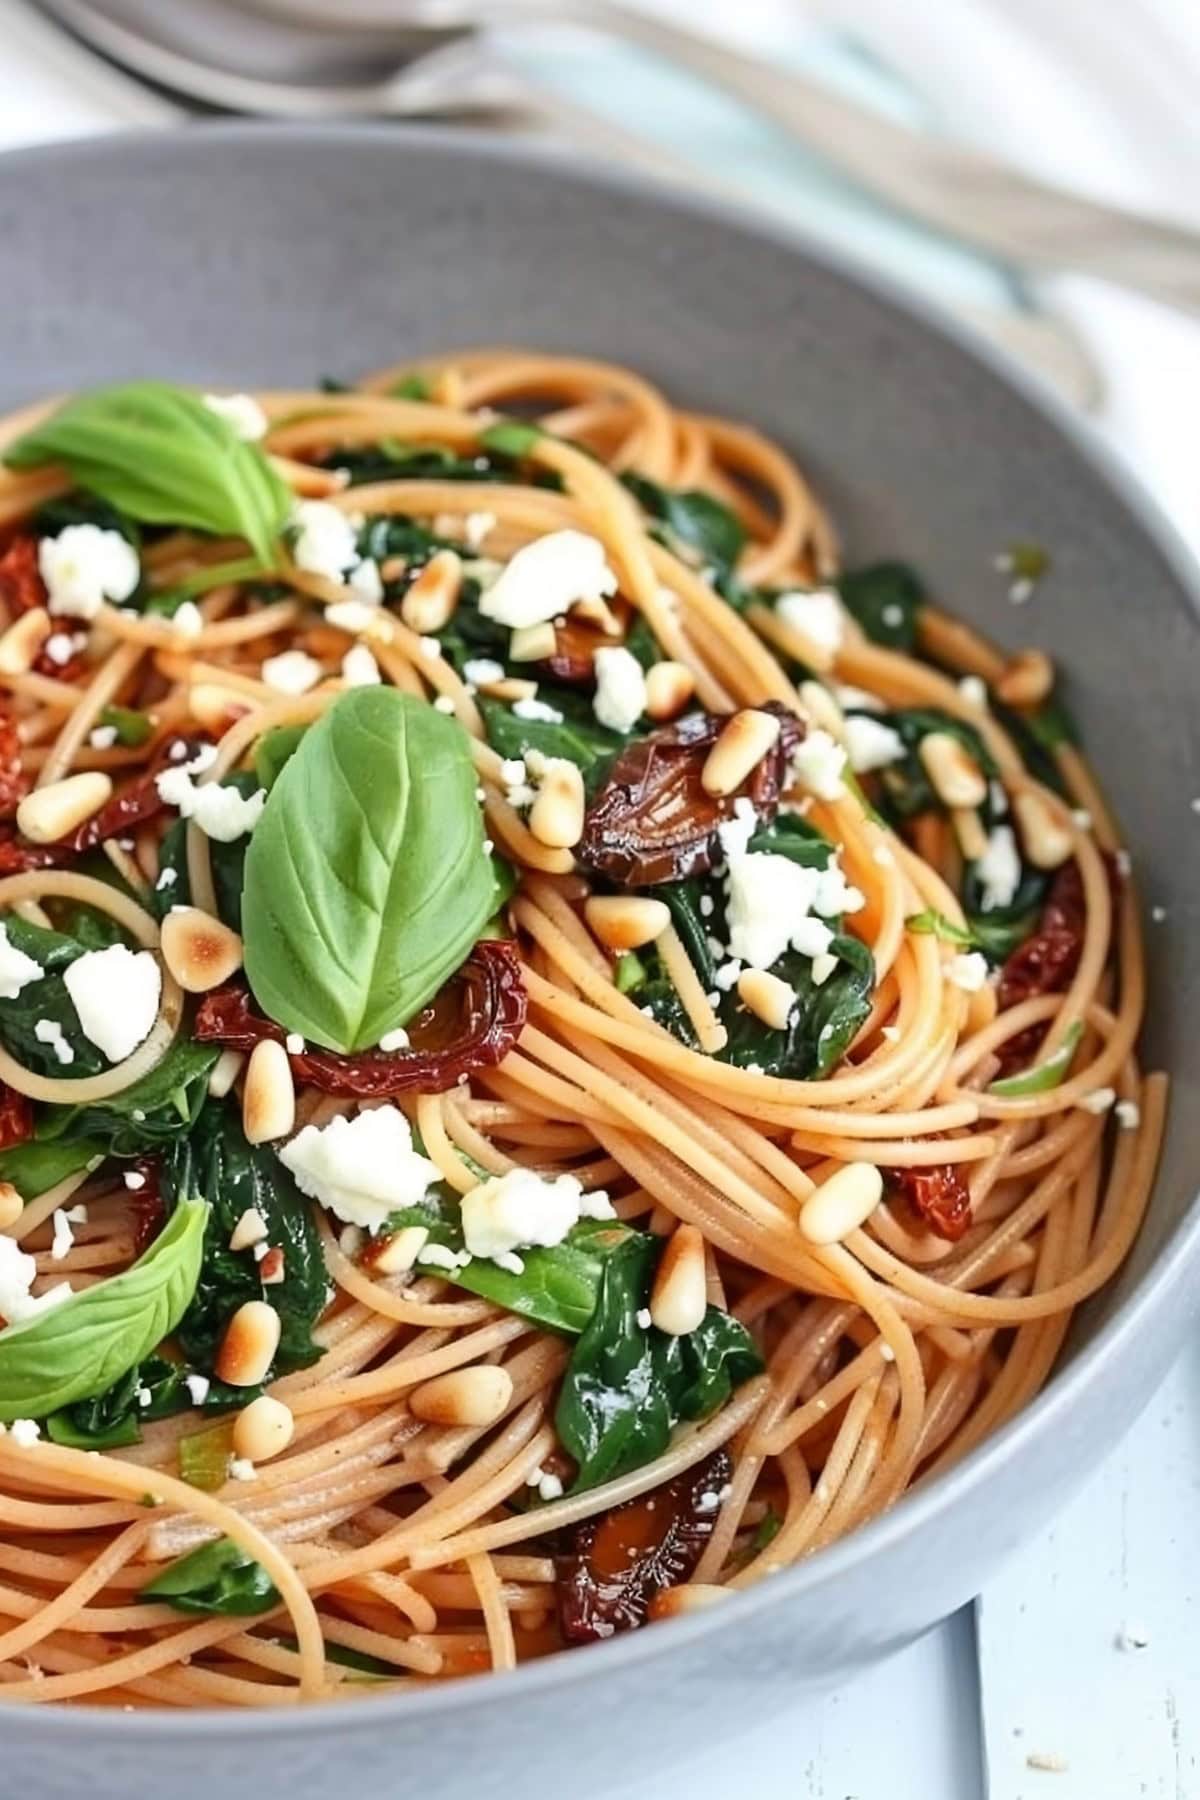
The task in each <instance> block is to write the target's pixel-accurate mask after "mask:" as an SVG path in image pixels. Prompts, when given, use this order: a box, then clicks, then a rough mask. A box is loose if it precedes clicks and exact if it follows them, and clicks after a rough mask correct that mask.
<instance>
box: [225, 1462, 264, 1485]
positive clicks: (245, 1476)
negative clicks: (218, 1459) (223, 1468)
mask: <svg viewBox="0 0 1200 1800" xmlns="http://www.w3.org/2000/svg"><path fill="white" fill-rule="evenodd" d="M257 1474H258V1470H257V1469H256V1468H255V1466H254V1464H253V1463H252V1462H251V1461H250V1458H249V1457H248V1456H234V1457H231V1458H230V1462H229V1479H230V1480H231V1481H253V1480H254V1478H255V1476H256V1475H257Z"/></svg>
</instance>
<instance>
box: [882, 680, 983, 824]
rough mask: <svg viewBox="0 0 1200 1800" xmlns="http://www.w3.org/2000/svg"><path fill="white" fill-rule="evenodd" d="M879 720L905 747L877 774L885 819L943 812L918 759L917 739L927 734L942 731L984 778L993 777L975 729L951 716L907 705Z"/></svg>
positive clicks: (929, 707)
mask: <svg viewBox="0 0 1200 1800" xmlns="http://www.w3.org/2000/svg"><path fill="white" fill-rule="evenodd" d="M883 717H884V720H885V722H886V723H887V724H888V725H890V726H891V727H892V729H893V731H895V732H896V733H897V734H898V735H899V737H900V738H901V739H902V741H903V743H904V747H905V754H904V756H903V757H901V758H899V759H898V760H897V761H896V762H894V763H889V764H888V765H887V767H886V768H883V769H880V770H879V774H878V780H879V783H880V788H881V810H882V811H884V812H885V813H886V814H888V815H889V817H891V818H893V819H912V818H915V817H916V816H917V815H918V814H919V813H925V812H944V811H945V808H944V806H943V805H942V802H941V801H940V800H939V799H938V796H937V794H936V793H935V792H934V789H933V786H932V784H931V782H930V780H929V776H928V774H927V773H926V770H925V765H924V763H923V762H922V761H921V757H920V746H921V740H922V738H924V737H927V736H928V735H929V733H930V732H933V731H937V732H944V733H946V734H947V735H948V736H949V737H953V738H957V739H958V741H959V743H960V744H961V745H962V746H963V748H964V750H965V751H966V752H967V754H968V756H969V757H970V758H971V760H972V761H973V762H975V763H977V764H978V766H979V768H980V769H982V771H983V773H984V774H985V775H986V776H988V777H989V778H994V777H995V776H996V774H997V769H996V765H995V762H994V761H993V759H992V756H991V754H990V752H989V751H988V749H987V746H986V745H985V744H984V741H983V739H982V738H981V737H980V735H979V733H978V732H977V731H976V730H975V727H974V726H973V725H968V724H967V723H966V721H965V720H963V719H959V718H956V717H955V716H954V714H953V713H946V712H940V711H939V710H938V709H937V708H936V707H933V706H910V707H902V708H898V709H897V710H896V711H895V712H889V713H886V714H884V715H883Z"/></svg>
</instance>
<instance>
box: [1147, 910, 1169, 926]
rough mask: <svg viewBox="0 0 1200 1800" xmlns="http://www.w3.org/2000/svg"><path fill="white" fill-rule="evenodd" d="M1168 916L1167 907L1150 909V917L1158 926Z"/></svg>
mask: <svg viewBox="0 0 1200 1800" xmlns="http://www.w3.org/2000/svg"><path fill="white" fill-rule="evenodd" d="M1166 916H1167V909H1166V907H1165V906H1152V907H1151V908H1150V917H1151V918H1152V919H1153V921H1154V923H1155V924H1156V925H1161V924H1162V922H1163V920H1164V919H1165V918H1166Z"/></svg>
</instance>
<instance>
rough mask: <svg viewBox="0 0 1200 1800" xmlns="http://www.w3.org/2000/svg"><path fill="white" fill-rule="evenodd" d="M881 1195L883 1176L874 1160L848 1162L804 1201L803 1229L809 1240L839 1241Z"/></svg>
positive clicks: (801, 1215)
mask: <svg viewBox="0 0 1200 1800" xmlns="http://www.w3.org/2000/svg"><path fill="white" fill-rule="evenodd" d="M882 1198H883V1176H882V1175H881V1174H880V1173H879V1170H878V1169H877V1168H876V1167H875V1165H874V1163H846V1164H845V1166H844V1167H843V1168H840V1169H838V1170H837V1172H836V1173H835V1174H833V1175H831V1176H830V1177H829V1179H828V1180H827V1181H823V1182H822V1183H821V1185H820V1187H819V1188H818V1189H817V1190H816V1192H815V1193H812V1194H810V1195H809V1197H808V1199H807V1200H806V1201H805V1202H804V1205H803V1206H802V1207H801V1209H800V1229H801V1231H802V1232H803V1233H804V1235H805V1237H806V1238H807V1239H808V1241H809V1243H810V1244H840V1243H841V1241H842V1239H843V1238H846V1237H849V1235H850V1233H851V1232H852V1231H857V1230H858V1228H859V1226H860V1225H862V1224H864V1223H865V1221H866V1220H867V1219H869V1218H870V1216H871V1214H872V1213H873V1212H874V1211H875V1208H876V1207H877V1206H878V1205H879V1202H880V1200H881V1199H882Z"/></svg>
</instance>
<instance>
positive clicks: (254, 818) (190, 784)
mask: <svg viewBox="0 0 1200 1800" xmlns="http://www.w3.org/2000/svg"><path fill="white" fill-rule="evenodd" d="M194 767H195V764H194V763H187V764H185V765H184V766H183V767H175V768H170V769H163V770H162V772H161V773H160V774H159V775H157V776H156V777H155V785H156V787H157V788H158V793H159V798H160V799H161V800H165V801H166V803H167V805H168V806H176V807H178V808H179V811H180V814H181V815H182V817H183V818H185V819H194V820H195V822H196V824H197V825H198V826H199V827H200V829H201V831H202V832H203V833H204V835H205V836H206V837H210V838H215V839H216V840H217V842H218V843H221V844H231V843H233V841H234V839H235V838H240V837H242V836H243V835H244V834H245V833H246V832H249V831H253V830H254V827H255V826H256V825H257V824H258V820H259V815H260V814H261V812H262V809H263V807H264V806H265V805H266V803H267V796H266V793H265V791H264V790H263V789H262V788H259V789H258V790H257V792H255V793H253V794H250V795H245V794H240V793H239V792H238V790H237V788H235V787H223V786H222V785H221V783H220V782H219V781H209V782H206V783H204V785H203V786H201V787H197V785H196V783H195V782H194V781H193V780H192V777H191V774H190V772H189V771H190V770H191V769H193V768H194Z"/></svg>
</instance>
